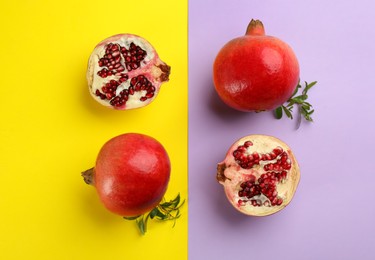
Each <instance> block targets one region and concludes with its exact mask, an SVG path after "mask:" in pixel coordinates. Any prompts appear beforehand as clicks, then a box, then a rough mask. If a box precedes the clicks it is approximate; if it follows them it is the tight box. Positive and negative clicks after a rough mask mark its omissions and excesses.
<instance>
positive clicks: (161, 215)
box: [124, 194, 185, 235]
mask: <svg viewBox="0 0 375 260" xmlns="http://www.w3.org/2000/svg"><path fill="white" fill-rule="evenodd" d="M184 203H185V200H183V201H181V199H180V194H178V195H177V197H176V198H174V199H173V200H171V201H164V200H163V201H162V202H161V203H160V204H159V205H157V206H156V207H155V208H154V209H152V210H151V211H150V212H149V213H147V214H143V215H140V216H135V217H124V219H126V220H135V221H136V223H137V226H138V229H139V231H140V232H141V234H142V235H144V234H145V233H146V232H147V222H148V220H149V219H156V220H160V221H168V220H173V221H174V223H173V227H174V225H175V224H176V220H177V219H178V218H179V217H180V216H181V214H180V208H181V207H182V205H184Z"/></svg>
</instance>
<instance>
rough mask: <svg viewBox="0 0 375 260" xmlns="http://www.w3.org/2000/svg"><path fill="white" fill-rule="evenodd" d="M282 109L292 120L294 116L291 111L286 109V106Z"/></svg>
mask: <svg viewBox="0 0 375 260" xmlns="http://www.w3.org/2000/svg"><path fill="white" fill-rule="evenodd" d="M282 108H283V110H284V113H285V114H286V116H287V117H289V118H290V119H293V115H292V113H291V111H290V110H289V109H288V108H286V107H284V106H282Z"/></svg>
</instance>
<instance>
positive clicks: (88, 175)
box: [81, 167, 95, 185]
mask: <svg viewBox="0 0 375 260" xmlns="http://www.w3.org/2000/svg"><path fill="white" fill-rule="evenodd" d="M94 175H95V168H94V167H93V168H90V169H88V170H86V171H84V172H82V173H81V176H82V177H83V180H84V181H85V183H86V184H88V185H94V180H95V179H94Z"/></svg>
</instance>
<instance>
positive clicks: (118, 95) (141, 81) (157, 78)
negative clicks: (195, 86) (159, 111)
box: [86, 34, 170, 110]
mask: <svg viewBox="0 0 375 260" xmlns="http://www.w3.org/2000/svg"><path fill="white" fill-rule="evenodd" d="M169 74H170V66H168V65H167V64H166V63H164V62H163V61H162V60H160V58H159V56H158V54H157V52H156V50H155V49H154V48H153V46H152V45H151V44H150V43H149V42H148V41H147V40H146V39H144V38H142V37H140V36H137V35H133V34H118V35H114V36H112V37H109V38H107V39H105V40H103V41H102V42H100V43H99V44H98V45H97V46H96V47H95V48H94V50H93V52H92V54H91V56H90V59H89V62H88V69H87V75H86V77H87V81H88V85H89V90H90V94H91V96H92V97H93V98H94V99H95V100H96V101H98V102H99V103H100V104H102V105H104V106H107V107H110V108H114V109H118V110H125V109H133V108H139V107H143V106H146V105H148V104H149V103H150V102H151V101H153V100H154V99H155V97H156V96H157V94H158V93H159V90H160V86H161V84H162V83H163V82H166V81H168V79H169Z"/></svg>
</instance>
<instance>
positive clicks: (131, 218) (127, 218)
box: [123, 215, 142, 220]
mask: <svg viewBox="0 0 375 260" xmlns="http://www.w3.org/2000/svg"><path fill="white" fill-rule="evenodd" d="M140 216H142V215H139V216H134V217H123V218H124V219H126V220H135V219H137V218H139V217H140Z"/></svg>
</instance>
